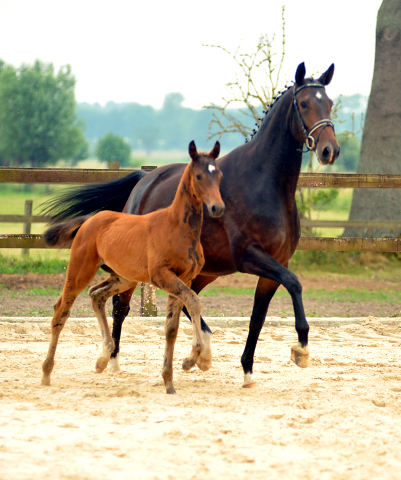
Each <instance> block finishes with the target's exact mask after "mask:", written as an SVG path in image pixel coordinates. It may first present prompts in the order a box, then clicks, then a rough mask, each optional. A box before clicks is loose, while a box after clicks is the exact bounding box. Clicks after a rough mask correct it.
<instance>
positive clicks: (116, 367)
mask: <svg viewBox="0 0 401 480" xmlns="http://www.w3.org/2000/svg"><path fill="white" fill-rule="evenodd" d="M109 371H110V373H120V372H121V368H120V364H119V363H118V358H117V357H116V358H110V363H109Z"/></svg>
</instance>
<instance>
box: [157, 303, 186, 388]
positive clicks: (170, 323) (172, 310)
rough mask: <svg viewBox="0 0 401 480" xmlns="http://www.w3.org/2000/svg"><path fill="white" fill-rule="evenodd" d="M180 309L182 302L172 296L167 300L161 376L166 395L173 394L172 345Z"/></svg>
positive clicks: (176, 330)
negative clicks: (164, 345)
mask: <svg viewBox="0 0 401 480" xmlns="http://www.w3.org/2000/svg"><path fill="white" fill-rule="evenodd" d="M181 309H182V301H181V300H179V299H178V298H176V297H173V296H172V295H169V296H168V300H167V315H166V327H165V329H166V347H165V351H164V362H163V371H162V376H163V380H164V385H165V386H166V393H175V389H174V385H173V358H174V345H175V341H176V339H177V333H178V327H179V323H180V313H181Z"/></svg>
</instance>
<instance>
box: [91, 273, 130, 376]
mask: <svg viewBox="0 0 401 480" xmlns="http://www.w3.org/2000/svg"><path fill="white" fill-rule="evenodd" d="M135 286H136V282H131V281H129V280H126V279H124V278H121V277H119V276H117V275H115V274H111V275H110V276H109V277H108V278H107V279H106V280H105V281H104V282H101V283H100V284H98V285H95V286H94V287H92V288H91V289H90V290H89V296H90V298H91V301H92V307H93V310H94V311H95V314H96V317H97V320H98V322H99V325H100V330H101V334H102V337H103V353H102V355H101V356H100V357H99V358H98V360H97V362H96V372H97V373H101V372H103V370H104V369H105V368H106V367H107V364H108V363H109V360H110V356H111V354H112V352H113V351H114V347H115V345H114V340H113V338H112V336H111V334H110V329H109V325H108V323H107V317H106V310H105V304H106V301H107V299H108V298H110V297H111V296H112V295H116V294H118V293H120V292H123V291H125V290H128V289H130V288H135Z"/></svg>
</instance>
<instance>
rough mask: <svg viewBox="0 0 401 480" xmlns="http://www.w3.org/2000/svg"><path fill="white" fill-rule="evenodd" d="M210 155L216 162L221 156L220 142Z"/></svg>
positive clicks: (215, 145)
mask: <svg viewBox="0 0 401 480" xmlns="http://www.w3.org/2000/svg"><path fill="white" fill-rule="evenodd" d="M209 155H210V156H211V157H212V158H214V159H215V160H216V158H217V157H218V156H219V155H220V142H216V143H215V144H214V147H213V149H212V150H210V153H209Z"/></svg>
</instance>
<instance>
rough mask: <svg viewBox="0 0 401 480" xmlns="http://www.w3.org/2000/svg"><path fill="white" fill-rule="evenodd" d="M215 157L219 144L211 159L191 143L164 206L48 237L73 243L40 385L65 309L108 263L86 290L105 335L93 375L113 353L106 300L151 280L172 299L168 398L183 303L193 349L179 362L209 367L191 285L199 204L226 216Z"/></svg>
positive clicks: (56, 243)
mask: <svg viewBox="0 0 401 480" xmlns="http://www.w3.org/2000/svg"><path fill="white" fill-rule="evenodd" d="M219 152H220V144H219V143H218V142H216V144H215V146H214V148H213V150H212V151H211V152H210V153H209V154H198V152H197V150H196V146H195V143H194V142H191V143H190V145H189V154H190V156H191V159H192V160H191V162H190V163H189V164H188V165H187V166H186V167H185V169H184V172H183V173H182V174H181V175H180V181H179V185H178V188H177V189H176V194H175V196H174V198H173V201H172V202H171V205H169V206H167V207H166V208H163V209H160V210H157V211H156V212H151V213H148V214H147V215H128V214H126V213H121V212H113V211H109V210H105V211H102V212H99V213H97V214H96V215H94V216H92V217H88V216H83V217H78V218H75V219H72V220H69V221H67V222H66V223H64V224H61V225H56V226H53V227H51V228H49V229H48V230H47V231H46V232H45V234H44V238H45V241H46V244H47V246H52V247H59V248H60V247H63V246H68V245H71V243H72V245H71V256H70V261H69V264H68V270H67V275H66V281H65V285H64V289H63V293H62V295H61V297H60V298H59V300H58V301H57V303H56V305H55V308H54V315H53V319H52V336H51V340H50V345H49V351H48V354H47V358H46V360H45V362H44V363H43V368H42V370H43V377H42V384H43V385H50V375H51V372H52V369H53V366H54V356H55V353H56V347H57V343H58V339H59V335H60V333H61V330H62V328H63V326H64V324H65V322H66V321H67V319H68V316H69V312H70V308H71V307H72V305H73V303H74V301H75V299H76V297H77V296H78V295H79V294H80V293H81V292H82V290H84V288H86V287H87V286H88V285H89V284H90V283H91V281H92V280H93V278H94V276H95V274H96V272H97V270H98V268H99V267H100V266H101V265H107V270H108V271H109V272H110V276H109V277H108V278H107V279H106V280H104V281H103V282H101V283H99V284H98V285H95V286H94V287H92V288H91V289H90V290H89V296H90V297H91V300H92V306H93V309H94V311H95V313H96V317H97V319H98V321H99V325H100V328H101V332H102V337H103V353H102V355H101V356H100V358H99V359H98V360H97V363H96V371H97V372H99V373H100V372H102V371H103V370H104V369H105V368H106V366H107V364H108V362H109V359H110V355H111V354H112V353H113V351H114V349H115V344H114V340H113V338H112V335H111V334H110V331H109V327H108V324H107V318H106V312H105V304H106V301H107V299H108V298H109V297H111V296H112V295H118V294H119V293H123V292H125V291H127V290H129V291H133V290H134V289H135V287H136V285H137V283H138V282H145V283H152V284H154V285H156V286H157V287H159V288H161V289H163V290H164V291H166V292H167V293H168V294H169V296H168V301H167V317H166V349H165V354H164V366H163V372H162V375H163V379H164V383H165V386H166V391H167V393H175V390H174V386H173V353H174V344H175V340H176V337H177V333H178V325H179V319H180V312H181V310H182V307H183V305H185V306H186V308H187V310H188V312H189V314H190V315H191V318H192V322H193V323H192V325H193V342H192V352H191V355H190V356H189V357H188V358H186V359H185V360H184V362H183V369H184V370H186V371H188V370H190V369H191V368H192V367H193V366H194V365H195V364H196V362H197V361H198V359H199V357H201V358H202V361H203V363H204V364H205V365H206V366H208V364H209V363H210V362H211V355H209V357H208V356H207V355H208V352H206V357H205V348H204V344H203V338H202V334H201V326H200V314H201V303H200V300H199V298H198V296H197V295H196V293H194V292H193V291H192V290H191V289H190V286H191V282H192V280H193V279H194V278H195V277H196V276H197V275H198V274H199V273H200V271H201V270H202V267H203V265H204V263H205V258H204V255H203V248H202V245H201V242H200V237H201V230H202V223H203V204H205V206H206V208H207V211H208V213H209V215H210V216H211V217H213V218H217V217H220V216H221V215H222V214H223V212H224V203H223V200H222V199H221V195H220V190H219V185H220V180H221V172H220V170H219V168H218V166H217V165H216V162H215V159H216V158H217V157H218V155H219Z"/></svg>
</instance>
